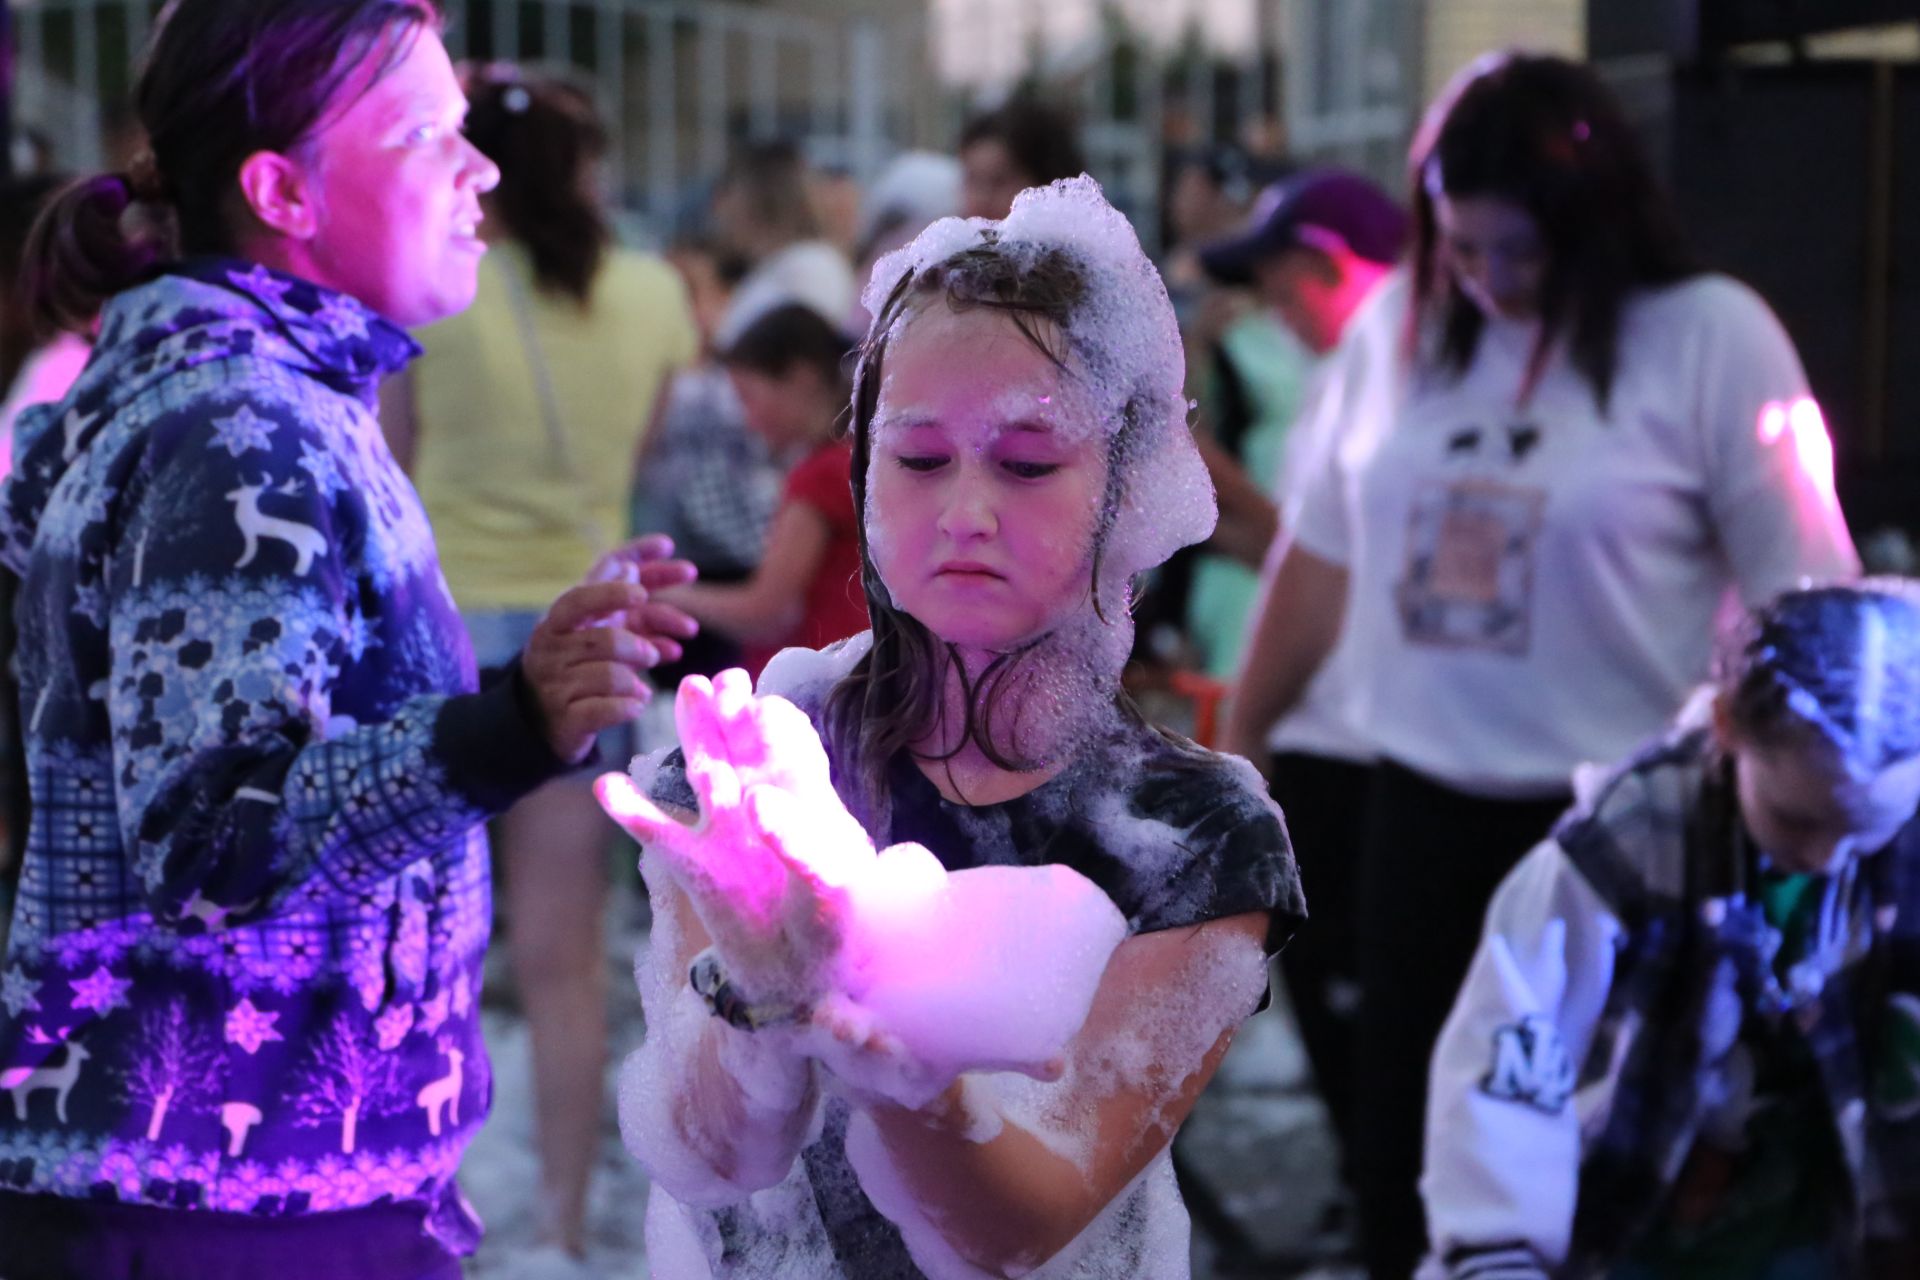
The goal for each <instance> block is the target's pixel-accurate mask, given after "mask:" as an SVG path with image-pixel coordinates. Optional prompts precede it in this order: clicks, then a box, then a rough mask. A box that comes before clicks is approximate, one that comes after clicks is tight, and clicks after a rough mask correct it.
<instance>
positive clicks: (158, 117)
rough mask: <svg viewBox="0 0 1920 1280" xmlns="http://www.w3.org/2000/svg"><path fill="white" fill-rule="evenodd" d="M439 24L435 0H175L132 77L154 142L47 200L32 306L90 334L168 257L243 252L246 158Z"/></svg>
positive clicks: (278, 144)
mask: <svg viewBox="0 0 1920 1280" xmlns="http://www.w3.org/2000/svg"><path fill="white" fill-rule="evenodd" d="M439 22H440V8H439V3H438V0H170V3H168V5H167V7H166V8H165V9H164V10H163V11H162V12H161V14H160V17H159V20H158V22H157V25H156V26H155V28H154V32H153V36H152V39H151V40H150V41H149V43H148V46H147V52H146V55H145V58H144V61H143V65H142V68H141V72H140V78H139V82H138V83H137V84H136V85H135V87H134V110H135V114H136V115H137V116H138V117H139V121H140V126H141V128H142V130H143V131H144V132H145V134H146V137H147V140H148V146H149V148H150V150H149V151H148V152H147V153H145V154H144V155H142V156H141V157H140V158H139V159H138V160H136V161H135V163H134V165H133V167H132V168H131V169H130V170H129V171H127V172H124V173H103V174H99V175H96V176H94V177H91V178H84V179H81V180H80V181H78V182H75V183H73V184H71V185H70V186H68V187H67V188H65V189H64V190H63V191H61V192H60V193H59V195H58V196H56V197H55V198H54V199H53V200H52V201H51V202H50V203H49V205H48V206H47V209H46V211H45V212H44V213H43V214H42V215H41V217H40V220H39V221H38V222H37V223H36V224H35V225H34V228H33V232H32V235H31V236H30V237H29V240H28V245H27V250H26V255H25V263H26V266H25V271H26V277H27V278H26V281H25V287H26V289H27V291H28V298H29V301H30V305H31V306H32V308H33V310H34V312H35V314H36V315H37V316H38V317H40V319H41V320H42V322H43V323H46V324H48V325H49V326H52V327H61V328H68V329H74V330H82V331H83V330H84V329H85V328H86V327H87V326H88V325H89V324H90V323H91V322H92V320H93V318H94V317H95V316H96V315H97V314H98V313H99V310H100V307H101V305H102V304H103V303H105V302H106V300H107V299H108V298H111V297H112V296H113V295H114V294H116V293H119V292H121V291H122V290H124V289H128V288H131V287H132V286H134V285H136V284H139V283H141V282H142V281H145V280H147V279H150V278H152V277H153V276H154V275H155V274H157V272H158V271H159V269H160V268H161V267H162V266H163V265H164V264H165V263H166V262H168V261H170V260H173V259H175V258H178V257H181V256H183V255H193V254H207V253H230V252H232V249H233V236H234V230H235V228H234V227H233V225H232V220H231V211H232V206H233V203H234V201H235V200H236V199H237V198H238V191H237V187H236V184H235V178H236V177H237V175H238V174H239V172H240V165H241V163H242V162H243V161H245V160H246V158H247V157H248V156H250V155H252V154H254V153H255V152H257V151H277V152H291V151H293V150H294V149H295V148H297V147H299V146H301V145H302V144H303V143H306V142H308V141H309V140H310V138H311V136H312V134H313V133H314V131H315V130H316V129H318V128H320V127H321V126H322V125H323V124H324V123H325V122H326V121H327V119H328V118H329V117H330V114H331V113H333V112H335V111H337V110H338V109H339V107H340V105H341V104H340V102H339V99H340V97H341V95H342V93H343V92H344V91H345V90H346V88H347V87H348V85H349V84H350V83H351V82H352V81H353V80H354V78H355V76H356V75H357V74H358V73H359V72H360V70H361V69H362V67H363V66H364V65H365V64H366V63H367V61H368V60H369V59H370V58H373V59H378V62H377V63H376V65H375V68H374V77H373V79H378V78H379V77H380V76H382V75H384V74H386V72H387V71H389V70H390V69H391V68H392V67H393V66H394V65H395V64H396V63H397V62H399V60H400V59H401V58H403V57H405V56H406V54H407V51H408V50H409V49H410V48H411V47H412V43H413V40H414V38H415V37H416V36H417V35H418V34H419V33H420V31H421V30H423V29H428V28H432V29H437V28H438V26H439ZM368 83H371V81H368Z"/></svg>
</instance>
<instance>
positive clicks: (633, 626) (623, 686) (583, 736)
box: [520, 534, 700, 764]
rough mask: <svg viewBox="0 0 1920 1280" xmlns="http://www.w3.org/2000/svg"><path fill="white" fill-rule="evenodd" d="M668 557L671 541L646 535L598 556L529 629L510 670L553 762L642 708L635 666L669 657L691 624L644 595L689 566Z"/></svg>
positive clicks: (687, 578) (644, 691)
mask: <svg viewBox="0 0 1920 1280" xmlns="http://www.w3.org/2000/svg"><path fill="white" fill-rule="evenodd" d="M672 555H673V542H672V541H671V540H670V539H668V538H665V537H662V536H660V535H658V534H654V535H651V536H649V537H645V538H639V539H636V540H635V541H633V542H631V543H629V544H627V545H626V546H624V547H621V548H620V549H618V550H616V551H613V552H611V553H609V554H608V555H606V556H603V557H601V559H600V561H599V563H597V564H596V565H594V567H593V569H592V570H591V571H590V572H589V573H588V575H587V578H586V580H585V581H584V582H582V583H581V584H580V585H579V586H577V587H574V588H572V589H571V590H569V591H567V592H566V593H565V594H564V595H562V596H561V597H560V598H559V599H558V600H555V601H554V602H553V607H552V608H550V609H548V610H547V615H546V617H544V618H542V619H541V620H540V625H539V626H537V627H535V628H534V631H533V635H532V637H531V638H530V639H529V640H528V641H527V647H526V649H525V651H523V652H522V653H521V655H520V672H521V675H522V676H523V677H524V678H525V679H526V682H527V686H528V688H529V689H531V690H532V691H533V696H534V699H535V701H536V702H537V703H538V704H539V709H540V723H541V726H542V728H543V729H544V730H545V731H546V735H547V745H548V746H549V747H551V748H552V749H553V753H554V754H555V755H556V756H558V757H559V758H560V759H562V760H565V761H567V762H568V763H570V764H571V763H576V762H578V761H580V760H583V759H585V758H586V755H587V752H588V751H590V750H591V749H592V748H593V740H594V738H595V737H597V736H598V735H599V734H600V733H601V731H602V730H605V729H611V728H613V727H614V726H615V725H620V724H625V723H626V722H628V721H629V720H632V719H633V718H634V717H635V716H637V715H639V714H640V713H641V712H642V711H644V710H646V706H647V703H648V702H650V701H651V700H652V698H653V688H652V686H650V685H649V684H648V683H647V680H646V674H645V673H646V672H647V671H648V670H650V669H651V668H653V667H656V666H658V665H660V663H662V662H672V661H673V660H675V659H676V658H678V657H679V656H680V641H682V640H684V639H686V638H687V637H689V636H691V635H693V634H694V633H695V632H697V631H698V630H699V629H700V628H699V625H698V624H697V623H695V622H694V620H693V619H692V618H689V617H688V616H687V615H686V614H684V613H682V612H681V611H680V610H678V609H676V608H674V607H673V606H672V605H669V604H662V603H661V602H659V601H657V600H654V599H653V598H652V596H653V592H655V591H658V590H660V589H661V588H663V587H671V586H677V585H679V584H680V583H683V582H691V581H692V580H693V576H694V569H693V566H692V565H691V564H688V563H687V562H686V561H685V560H675V559H672V558H671V557H672Z"/></svg>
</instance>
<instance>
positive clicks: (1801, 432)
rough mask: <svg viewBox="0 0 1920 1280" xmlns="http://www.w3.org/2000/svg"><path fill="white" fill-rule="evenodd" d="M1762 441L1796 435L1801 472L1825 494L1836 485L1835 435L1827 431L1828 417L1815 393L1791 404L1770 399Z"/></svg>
mask: <svg viewBox="0 0 1920 1280" xmlns="http://www.w3.org/2000/svg"><path fill="white" fill-rule="evenodd" d="M1759 433H1760V443H1762V444H1764V445H1773V444H1777V443H1778V442H1779V440H1780V437H1781V436H1783V435H1787V434H1789V433H1791V434H1792V436H1793V452H1794V459H1795V461H1796V462H1797V463H1798V464H1799V467H1800V470H1801V472H1802V473H1803V474H1804V475H1806V477H1807V478H1808V479H1810V480H1812V481H1813V482H1814V484H1815V485H1817V486H1818V487H1819V489H1820V491H1821V492H1822V493H1826V494H1831V493H1832V492H1833V491H1834V487H1833V437H1832V436H1830V435H1828V434H1827V422H1826V418H1825V417H1824V416H1823V415H1822V414H1821V412H1820V406H1819V404H1818V403H1816V402H1815V400H1814V399H1813V397H1812V396H1801V397H1799V398H1798V399H1796V400H1793V401H1791V402H1789V403H1783V402H1781V401H1779V400H1770V401H1768V402H1767V404H1766V407H1764V408H1763V409H1761V410H1760V426H1759Z"/></svg>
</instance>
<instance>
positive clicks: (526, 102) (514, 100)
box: [500, 84, 533, 116]
mask: <svg viewBox="0 0 1920 1280" xmlns="http://www.w3.org/2000/svg"><path fill="white" fill-rule="evenodd" d="M500 105H501V106H502V107H503V108H505V109H506V112H507V114H508V115H510V116H519V115H525V114H526V111H527V108H528V107H530V106H532V105H533V95H532V94H531V93H528V92H527V86H525V85H523V84H514V85H508V86H507V90H506V92H505V93H502V94H501V95H500Z"/></svg>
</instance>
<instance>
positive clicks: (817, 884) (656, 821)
mask: <svg viewBox="0 0 1920 1280" xmlns="http://www.w3.org/2000/svg"><path fill="white" fill-rule="evenodd" d="M675 709H676V714H677V717H678V720H679V728H680V737H681V742H682V744H683V749H684V750H685V752H686V763H687V776H688V780H689V781H690V782H691V783H692V784H693V786H694V789H695V792H696V793H697V794H698V795H699V797H700V805H701V814H700V821H699V823H698V824H697V825H696V826H693V827H687V826H684V825H683V824H681V823H679V822H677V821H675V820H674V819H673V818H672V817H670V816H668V815H666V814H664V813H661V812H660V811H659V810H658V809H656V808H655V807H654V806H653V805H652V802H651V801H649V800H647V799H646V798H645V797H644V796H642V795H640V794H639V793H637V792H635V791H633V790H632V788H631V785H630V784H628V785H625V786H621V785H618V784H617V783H616V782H615V779H616V778H617V775H615V777H614V778H609V779H607V780H603V784H602V800H603V802H604V803H606V804H607V805H608V808H609V811H610V812H612V813H613V815H614V817H615V818H616V819H618V820H620V821H621V823H622V825H624V826H626V827H627V828H628V830H630V831H632V832H634V833H635V834H636V835H638V836H640V837H641V838H642V839H643V840H644V841H645V842H646V845H647V854H648V856H647V858H646V859H644V860H643V861H644V862H647V863H649V864H657V865H656V866H654V867H653V868H652V870H653V871H654V873H655V874H659V873H664V874H666V875H668V876H670V877H671V878H672V880H673V881H674V884H675V887H676V888H677V889H678V890H680V891H681V892H683V893H684V895H685V898H686V901H687V902H688V904H689V906H690V907H691V909H692V911H693V913H694V915H695V916H697V917H698V918H699V920H700V923H701V924H702V925H703V926H704V928H705V931H706V933H707V935H708V936H709V937H710V938H711V939H712V940H713V950H714V951H715V952H716V954H717V955H718V956H719V958H720V960H721V962H722V964H723V965H724V967H725V969H726V972H727V974H728V976H729V980H730V981H731V982H732V983H733V984H735V985H736V986H737V988H738V990H739V994H740V995H741V996H742V997H743V998H744V999H746V1000H748V1001H749V1002H751V1003H752V1004H754V1005H755V1006H756V1007H760V1008H773V1009H780V1008H785V1009H787V1010H790V1011H791V1016H794V1017H797V1018H801V1019H803V1020H804V1019H805V1018H806V1017H807V1016H808V1015H809V1014H810V1013H811V1012H812V1011H814V1010H826V1011H831V1012H832V1014H833V1015H834V1017H835V1018H836V1020H837V1021H838V1022H839V1023H840V1024H841V1025H842V1026H843V1027H844V1025H845V1024H847V1023H848V1022H854V1023H858V1024H859V1025H860V1026H861V1027H862V1028H863V1029H864V1030H865V1031H866V1032H868V1033H869V1034H870V1035H871V1036H874V1037H877V1038H878V1039H879V1040H880V1041H882V1042H884V1043H886V1044H888V1045H889V1046H890V1047H891V1050H892V1051H891V1052H889V1053H886V1054H878V1055H876V1054H872V1053H859V1054H845V1053H842V1052H841V1051H840V1050H839V1048H838V1047H837V1045H838V1041H837V1040H836V1039H835V1038H834V1037H833V1036H832V1035H831V1034H829V1033H827V1032H823V1031H822V1030H821V1029H820V1028H816V1027H809V1028H806V1030H805V1031H804V1032H803V1033H802V1034H801V1035H800V1038H799V1041H798V1043H799V1046H800V1048H801V1050H802V1051H803V1052H808V1053H811V1054H813V1055H814V1056H819V1057H823V1058H829V1059H835V1060H836V1061H838V1062H839V1063H840V1065H842V1067H843V1071H845V1072H857V1074H858V1076H859V1078H858V1079H857V1080H852V1081H849V1083H853V1084H856V1085H858V1086H859V1087H860V1088H861V1089H864V1090H867V1091H870V1092H874V1093H878V1094H881V1095H883V1096H886V1097H889V1098H892V1099H893V1100H895V1101H897V1102H900V1103H901V1104H902V1105H906V1106H910V1107H917V1106H921V1105H924V1104H925V1103H926V1102H928V1101H929V1100H931V1099H932V1098H933V1097H934V1096H936V1095H937V1094H938V1093H939V1092H940V1090H941V1089H943V1088H945V1087H946V1085H947V1084H949V1083H951V1081H952V1080H953V1079H954V1077H955V1076H957V1075H958V1074H959V1073H961V1072H962V1071H967V1070H975V1069H983V1068H984V1069H992V1070H1003V1069H1005V1070H1023V1071H1044V1070H1045V1069H1046V1068H1047V1066H1048V1064H1049V1063H1051V1062H1052V1061H1053V1060H1054V1059H1056V1058H1058V1057H1059V1055H1060V1054H1061V1053H1062V1052H1063V1050H1064V1047H1065V1045H1066V1043H1067V1041H1068V1040H1069V1039H1070V1038H1071V1037H1072V1036H1073V1034H1074V1032H1075V1031H1076V1030H1078V1028H1079V1026H1080V1024H1081V1023H1082V1021H1084V1020H1085V1018H1086V1015H1087V1010H1088V1009H1089V1007H1090V1006H1091V1004H1092V1001H1093V997H1094V993H1095V991H1096V990H1097V988H1098V986H1099V982H1100V977H1101V974H1102V973H1103V972H1104V971H1105V968H1106V963H1107V958H1108V957H1109V956H1110V955H1111V954H1112V952H1113V949H1114V948H1115V947H1116V946H1118V945H1119V943H1120V941H1121V939H1122V938H1124V937H1125V936H1126V921H1125V918H1124V917H1123V916H1121V914H1120V912H1119V909H1118V908H1116V907H1115V906H1114V905H1113V902H1112V900H1111V899H1109V898H1108V897H1107V896H1106V894H1104V893H1102V892H1101V891H1100V889H1099V888H1098V887H1096V886H1095V885H1094V884H1093V883H1092V882H1090V881H1088V880H1087V879H1086V878H1085V877H1084V876H1082V875H1080V874H1079V873H1078V872H1075V871H1072V870H1070V869H1068V868H1065V867H1060V866H1043V867H983V868H976V869H972V870H966V871H960V872H954V873H949V872H948V871H947V870H946V869H945V868H944V867H943V866H941V864H940V862H939V860H938V859H936V858H935V857H934V856H933V855H932V854H931V853H929V852H928V851H927V850H926V849H924V848H922V847H921V846H919V845H913V844H902V845H895V846H892V847H891V848H888V849H885V850H882V851H878V852H876V851H875V849H874V847H873V844H872V842H871V841H870V840H869V839H868V838H867V835H866V832H865V831H864V830H863V829H862V828H861V826H860V825H859V823H858V822H857V821H856V820H855V819H854V818H853V816H852V815H851V814H849V813H848V812H847V811H846V809H845V807H844V806H843V805H842V804H841V802H840V798H839V796H838V795H837V794H835V792H834V790H833V787H832V783H831V781H830V779H829V771H828V766H827V760H826V753H825V751H824V749H823V748H822V747H821V745H820V740H819V737H818V735H817V734H816V733H815V732H814V729H813V726H812V725H811V724H810V723H809V722H808V720H807V718H806V717H805V716H804V715H803V714H801V713H800V711H799V710H798V709H797V708H795V707H794V706H793V704H792V703H790V702H788V701H786V700H785V699H784V698H780V697H776V696H769V697H759V698H756V697H754V696H753V695H752V694H751V692H750V690H749V688H748V686H747V683H746V676H745V673H744V672H739V671H730V672H725V673H723V674H722V675H721V676H720V678H719V679H718V681H716V682H715V683H714V684H712V685H709V684H708V683H707V682H706V681H705V680H702V679H700V678H698V677H690V678H688V679H687V680H686V681H684V682H683V683H682V684H681V687H680V693H679V696H678V698H677V700H676V703H675ZM610 783H613V784H615V785H612V786H609V785H608V784H610ZM659 945H660V944H659V941H658V940H657V939H656V941H655V946H656V947H658V946H659ZM654 967H655V968H658V967H659V966H658V964H656V965H655V966H654ZM1040 974H1045V975H1047V979H1046V981H1045V982H1040V981H1038V980H1037V975H1040ZM662 981H664V982H665V983H666V984H667V987H668V988H673V987H684V985H685V984H684V980H683V979H681V978H680V977H679V976H678V975H677V974H674V973H669V974H668V975H667V976H666V978H665V979H662ZM646 987H647V983H646V981H645V980H644V979H643V982H642V990H643V993H644V992H645V990H646ZM657 994H658V995H659V997H660V998H665V997H666V995H667V991H666V990H662V991H661V992H659V993H657ZM652 1012H653V1011H652V1010H649V1017H650V1018H651V1017H652Z"/></svg>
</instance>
